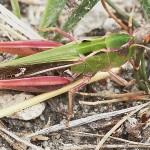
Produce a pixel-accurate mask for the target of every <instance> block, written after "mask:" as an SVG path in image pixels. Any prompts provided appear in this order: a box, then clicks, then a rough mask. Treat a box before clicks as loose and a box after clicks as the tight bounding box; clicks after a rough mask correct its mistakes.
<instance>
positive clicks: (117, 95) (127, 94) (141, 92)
mask: <svg viewBox="0 0 150 150" xmlns="http://www.w3.org/2000/svg"><path fill="white" fill-rule="evenodd" d="M76 93H77V94H80V95H83V96H100V97H110V98H122V97H126V96H135V95H144V94H145V92H144V91H137V92H129V93H123V94H102V93H85V92H76Z"/></svg>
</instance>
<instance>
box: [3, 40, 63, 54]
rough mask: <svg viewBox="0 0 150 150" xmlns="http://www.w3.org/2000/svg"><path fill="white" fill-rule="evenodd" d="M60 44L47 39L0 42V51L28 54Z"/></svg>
mask: <svg viewBox="0 0 150 150" xmlns="http://www.w3.org/2000/svg"><path fill="white" fill-rule="evenodd" d="M61 45H62V44H61V43H58V42H54V41H48V40H27V41H9V42H0V52H4V53H11V54H17V55H20V56H28V55H32V54H35V53H38V52H41V51H44V50H48V49H51V48H55V47H58V46H61Z"/></svg>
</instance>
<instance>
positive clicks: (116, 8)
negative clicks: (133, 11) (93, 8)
mask: <svg viewBox="0 0 150 150" xmlns="http://www.w3.org/2000/svg"><path fill="white" fill-rule="evenodd" d="M105 1H106V3H107V4H108V5H110V6H111V7H112V8H113V9H114V10H116V12H118V13H119V14H120V15H121V16H122V17H124V18H125V19H127V20H129V16H128V15H127V14H126V13H125V12H124V11H122V10H121V9H120V8H119V7H117V6H116V5H115V4H114V3H113V2H111V1H110V0H105ZM133 26H135V27H136V28H138V27H140V25H139V24H138V22H136V21H135V20H134V19H133Z"/></svg>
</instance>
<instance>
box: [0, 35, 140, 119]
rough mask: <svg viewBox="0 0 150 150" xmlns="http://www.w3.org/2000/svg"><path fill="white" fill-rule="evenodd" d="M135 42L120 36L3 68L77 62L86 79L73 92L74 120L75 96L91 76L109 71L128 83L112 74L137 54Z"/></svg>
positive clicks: (58, 49) (75, 65)
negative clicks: (114, 69)
mask: <svg viewBox="0 0 150 150" xmlns="http://www.w3.org/2000/svg"><path fill="white" fill-rule="evenodd" d="M135 40H136V37H131V36H130V35H129V34H126V33H116V34H111V35H108V36H105V37H103V38H99V39H94V40H91V41H87V40H86V41H82V42H72V43H69V44H66V45H63V46H60V47H56V48H53V49H51V50H47V51H44V52H40V53H37V54H33V55H30V56H27V57H23V58H19V59H15V60H12V61H9V62H4V63H1V64H0V69H3V68H7V67H8V69H9V67H22V66H28V65H33V64H44V63H54V62H57V63H58V62H60V63H61V62H67V63H72V62H74V63H73V64H72V66H71V71H72V72H73V73H75V74H77V75H79V74H83V75H84V78H85V80H84V82H83V83H82V84H80V85H78V86H77V87H74V88H73V89H72V90H71V91H70V92H69V118H68V119H69V120H70V117H71V115H72V111H71V110H72V94H73V93H74V92H76V91H77V90H78V89H79V88H81V87H83V86H84V85H86V84H87V83H88V81H89V80H90V78H91V76H92V75H94V74H95V73H97V72H98V71H108V72H109V73H110V74H111V76H112V77H113V78H114V79H115V80H117V81H118V82H119V83H120V84H122V85H127V84H128V83H127V82H126V81H125V80H122V79H121V78H119V77H118V76H116V75H114V74H112V73H111V72H110V69H111V68H112V67H118V66H121V65H123V64H124V63H126V62H127V61H128V60H130V58H131V57H132V56H133V55H134V48H133V47H130V46H131V45H132V44H133V43H134V41H135ZM142 40H143V39H142ZM142 40H140V41H138V44H140V43H142ZM52 69H53V68H52ZM88 75H89V76H88Z"/></svg>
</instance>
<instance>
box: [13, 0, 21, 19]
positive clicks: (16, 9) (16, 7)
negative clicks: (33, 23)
mask: <svg viewBox="0 0 150 150" xmlns="http://www.w3.org/2000/svg"><path fill="white" fill-rule="evenodd" d="M10 2H11V6H12V9H13V13H14V14H15V15H16V16H17V17H18V18H21V14H20V7H19V4H18V0H10Z"/></svg>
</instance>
